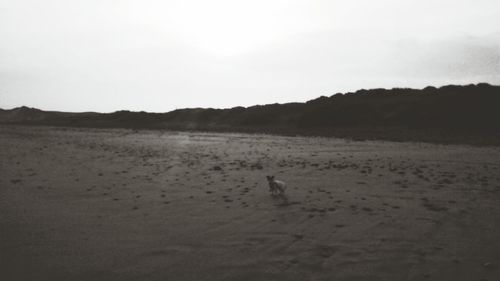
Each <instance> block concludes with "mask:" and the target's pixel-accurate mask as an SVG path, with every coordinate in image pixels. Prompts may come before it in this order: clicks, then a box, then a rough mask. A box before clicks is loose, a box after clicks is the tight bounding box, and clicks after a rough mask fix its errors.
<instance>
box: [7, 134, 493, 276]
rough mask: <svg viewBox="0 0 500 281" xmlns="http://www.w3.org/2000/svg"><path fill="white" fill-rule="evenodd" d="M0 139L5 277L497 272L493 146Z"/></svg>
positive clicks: (189, 138) (238, 137)
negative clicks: (272, 183)
mask: <svg viewBox="0 0 500 281" xmlns="http://www.w3.org/2000/svg"><path fill="white" fill-rule="evenodd" d="M0 147H1V150H0V159H1V166H0V175H1V177H0V279H1V280H6V281H9V280H37V281H39V280H51V281H53V280H65V281H69V280H82V281H83V280H85V281H88V280H374V281H376V280H398V281H400V280H454V281H456V280H500V279H499V276H500V205H499V202H500V201H499V199H500V148H499V147H473V146H461V145H436V144H423V143H395V142H382V141H365V142H358V141H349V140H344V139H333V138H305V137H281V136H268V135H245V134H218V133H188V132H184V133H182V132H165V131H133V130H121V129H109V130H103V129H99V130H98V129H63V128H51V127H16V126H2V127H0ZM266 175H275V176H276V178H277V179H279V180H283V181H285V182H286V183H287V185H288V188H287V190H286V197H282V196H271V194H270V192H269V188H268V185H267V181H266Z"/></svg>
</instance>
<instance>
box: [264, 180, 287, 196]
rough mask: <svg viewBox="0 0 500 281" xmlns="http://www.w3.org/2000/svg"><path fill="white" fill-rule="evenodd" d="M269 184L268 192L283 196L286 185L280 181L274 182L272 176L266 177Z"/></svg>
mask: <svg viewBox="0 0 500 281" xmlns="http://www.w3.org/2000/svg"><path fill="white" fill-rule="evenodd" d="M266 178H267V182H268V183H269V191H271V194H273V195H274V194H285V190H286V183H285V182H283V181H280V180H275V179H274V176H266Z"/></svg>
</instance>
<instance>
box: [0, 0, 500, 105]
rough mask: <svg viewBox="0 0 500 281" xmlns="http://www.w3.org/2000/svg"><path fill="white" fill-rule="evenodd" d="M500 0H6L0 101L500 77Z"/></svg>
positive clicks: (221, 98)
mask: <svg viewBox="0 0 500 281" xmlns="http://www.w3.org/2000/svg"><path fill="white" fill-rule="evenodd" d="M498 19H500V1H498V0H350V1H347V0H343V1H340V0H329V1H327V0H288V1H284V0H252V1H250V0H247V1H239V0H210V1H207V0H179V1H175V0H172V1H168V0H80V1H75V0H44V1H40V0H0V108H4V109H9V108H14V107H18V106H22V105H25V106H29V107H36V108H40V109H44V110H58V111H71V112H81V111H97V112H112V111H116V110H133V111H150V112H166V111H170V110H174V109H177V108H186V107H205V108H207V107H213V108H228V107H234V106H252V105H256V104H267V103H284V102H304V101H307V100H310V99H314V98H317V97H319V96H321V95H325V96H330V95H333V94H335V93H338V92H342V93H343V92H349V91H356V90H358V89H370V88H394V87H411V88H423V87H425V86H428V85H433V86H442V85H447V84H470V83H479V82H487V83H490V84H496V85H498V84H500V22H499V20H498Z"/></svg>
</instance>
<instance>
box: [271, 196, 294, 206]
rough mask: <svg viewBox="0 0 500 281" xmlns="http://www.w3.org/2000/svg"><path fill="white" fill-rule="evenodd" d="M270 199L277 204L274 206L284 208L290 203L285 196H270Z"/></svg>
mask: <svg viewBox="0 0 500 281" xmlns="http://www.w3.org/2000/svg"><path fill="white" fill-rule="evenodd" d="M271 198H273V200H275V201H277V202H278V204H276V206H279V207H286V206H289V205H290V201H289V200H288V196H287V195H285V194H271Z"/></svg>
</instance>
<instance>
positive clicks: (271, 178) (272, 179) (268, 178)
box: [266, 176, 274, 182]
mask: <svg viewBox="0 0 500 281" xmlns="http://www.w3.org/2000/svg"><path fill="white" fill-rule="evenodd" d="M266 178H267V181H268V182H272V181H274V176H266Z"/></svg>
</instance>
